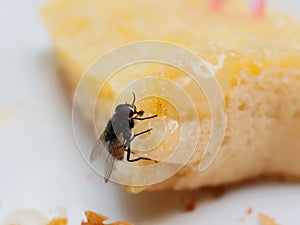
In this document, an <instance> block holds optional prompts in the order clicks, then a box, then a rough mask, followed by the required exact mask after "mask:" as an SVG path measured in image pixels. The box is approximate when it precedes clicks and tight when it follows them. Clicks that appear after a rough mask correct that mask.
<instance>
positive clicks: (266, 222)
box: [259, 213, 279, 225]
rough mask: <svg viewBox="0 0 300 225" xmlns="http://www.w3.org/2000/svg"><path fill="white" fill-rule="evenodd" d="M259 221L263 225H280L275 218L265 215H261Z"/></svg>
mask: <svg viewBox="0 0 300 225" xmlns="http://www.w3.org/2000/svg"><path fill="white" fill-rule="evenodd" d="M259 219H260V224H261V225H279V224H278V223H276V222H275V220H274V219H273V218H271V217H269V216H268V215H266V214H264V213H259Z"/></svg>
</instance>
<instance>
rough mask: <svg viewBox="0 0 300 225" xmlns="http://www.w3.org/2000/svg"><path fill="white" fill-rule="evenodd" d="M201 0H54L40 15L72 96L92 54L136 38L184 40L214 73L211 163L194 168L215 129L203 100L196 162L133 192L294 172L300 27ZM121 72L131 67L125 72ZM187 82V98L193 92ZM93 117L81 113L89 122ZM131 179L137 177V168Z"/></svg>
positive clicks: (297, 169)
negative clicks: (216, 118) (214, 152)
mask: <svg viewBox="0 0 300 225" xmlns="http://www.w3.org/2000/svg"><path fill="white" fill-rule="evenodd" d="M206 3H207V1H198V0H165V1H158V0H149V1H137V0H126V1H122V2H120V1H115V0H112V1H99V0H73V1H69V0H56V1H53V2H52V3H50V4H49V5H48V6H46V7H45V8H44V10H43V12H42V14H43V17H44V19H45V21H46V23H47V25H48V26H49V29H50V32H51V34H52V37H53V43H54V49H55V53H56V56H57V59H58V64H59V67H60V68H61V69H62V70H63V71H64V73H62V74H63V76H64V79H65V80H66V81H67V82H68V83H69V91H70V92H71V93H73V92H74V90H75V88H76V85H77V84H78V81H79V79H80V77H81V76H82V75H83V73H84V71H85V70H86V68H87V67H88V66H89V64H90V63H91V62H93V61H94V60H95V59H96V58H97V57H99V56H101V55H103V54H104V53H105V52H106V51H109V50H110V49H111V48H114V47H116V46H119V45H120V44H125V43H129V42H132V41H138V40H149V39H156V40H164V41H170V42H174V43H177V44H180V45H183V46H185V47H187V48H189V49H191V50H192V51H194V52H195V53H197V54H198V55H199V56H200V57H202V58H203V59H205V60H206V61H207V62H208V63H209V65H210V66H211V68H212V69H213V70H214V71H215V73H216V75H215V77H216V78H217V80H218V81H219V83H220V85H221V88H222V91H223V94H224V101H225V104H226V115H227V129H226V133H225V139H224V141H223V143H222V147H221V153H220V154H219V155H218V157H217V159H216V160H215V161H214V163H213V164H212V165H211V167H209V169H208V170H206V171H205V172H203V173H199V171H198V166H199V162H200V161H201V158H202V155H203V154H202V153H203V150H204V148H205V146H206V144H207V141H208V137H209V134H210V129H211V126H210V125H211V118H210V112H209V108H208V106H207V104H199V105H201V107H202V108H199V109H198V110H199V111H198V112H199V118H200V123H201V125H202V127H201V133H200V140H199V144H198V147H197V149H196V151H195V154H194V155H193V157H192V160H191V161H190V162H189V163H188V164H187V165H186V166H185V167H184V168H183V169H182V170H181V171H179V172H178V173H177V174H176V175H175V176H173V177H172V178H170V179H169V180H166V181H164V182H162V183H160V184H156V185H152V186H147V187H126V188H127V190H129V191H131V192H140V191H142V190H161V189H165V188H173V189H176V190H187V189H188V190H189V189H196V188H200V187H205V186H218V185H224V184H228V183H234V182H240V181H243V180H246V179H249V178H253V177H257V176H261V175H281V176H293V177H300V132H299V130H300V95H299V91H300V40H299V37H300V25H299V24H298V23H296V22H294V21H293V20H291V19H289V18H287V17H285V16H283V15H275V14H272V13H268V14H267V15H266V16H265V18H263V19H261V20H256V19H253V18H251V17H250V15H249V14H248V12H247V9H246V8H245V6H243V5H240V4H237V1H226V4H225V9H224V11H223V12H221V13H219V14H215V13H212V12H210V11H209V8H208V6H207V4H206ZM145 70H147V71H148V72H149V70H150V71H151V72H153V73H154V74H155V73H157V71H160V74H161V72H162V71H165V74H167V75H165V76H168V78H170V79H173V78H172V76H173V75H172V74H176V72H175V71H173V72H174V73H172V70H168V69H167V70H165V69H157V68H155V69H153V68H149V67H146V68H145ZM152 70H153V71H152ZM124 73H125V74H127V75H128V74H134V73H133V70H130V69H128V70H127V72H126V71H125V72H124ZM157 74H158V73H157ZM133 76H134V75H133ZM136 76H138V74H137V75H136ZM175 78H176V77H174V79H175ZM95 82H102V80H101V78H97V79H96V78H95V79H94V80H91V81H90V87H89V90H87V91H90V92H94V91H97V90H94V83H95ZM124 82H125V81H124ZM187 89H188V90H189V93H190V94H191V95H193V93H194V89H193V88H190V87H187ZM116 92H117V90H115V89H114V88H113V86H111V87H108V88H107V89H106V95H105V96H106V98H107V101H112V99H113V98H114V97H115V95H116ZM194 97H195V98H197V95H196V96H194ZM199 99H200V100H199ZM199 99H198V101H199V102H200V101H202V100H201V99H202V98H199ZM92 104H93V100H91V99H88V98H87V99H85V101H84V102H83V103H82V109H83V112H84V109H85V108H86V107H91V105H92ZM92 116H93V115H85V117H86V118H87V120H91V119H92ZM191 138H193V137H191ZM164 150H165V149H164ZM166 151H167V150H166ZM186 151H189V149H186ZM135 179H143V175H142V174H140V175H136V176H135Z"/></svg>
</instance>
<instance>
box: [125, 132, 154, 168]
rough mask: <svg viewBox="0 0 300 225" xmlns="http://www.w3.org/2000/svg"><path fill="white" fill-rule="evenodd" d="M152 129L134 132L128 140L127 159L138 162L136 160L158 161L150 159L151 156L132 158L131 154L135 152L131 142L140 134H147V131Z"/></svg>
mask: <svg viewBox="0 0 300 225" xmlns="http://www.w3.org/2000/svg"><path fill="white" fill-rule="evenodd" d="M151 130H152V129H148V130H145V131H142V132H140V133H137V134H134V135H133V136H132V137H131V138H130V140H129V141H128V145H127V148H126V150H125V151H126V152H127V161H128V162H136V161H139V160H150V161H154V162H156V161H155V160H153V159H150V158H147V157H138V158H135V159H131V158H130V154H131V153H133V152H132V151H131V150H130V143H131V142H132V141H133V139H134V138H135V137H137V136H139V135H142V134H145V133H148V132H150V131H151ZM133 154H134V153H133Z"/></svg>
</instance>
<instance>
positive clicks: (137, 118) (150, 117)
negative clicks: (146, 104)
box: [132, 115, 157, 120]
mask: <svg viewBox="0 0 300 225" xmlns="http://www.w3.org/2000/svg"><path fill="white" fill-rule="evenodd" d="M154 117H157V115H154V116H149V117H144V118H139V117H134V118H132V119H134V120H148V119H152V118H154Z"/></svg>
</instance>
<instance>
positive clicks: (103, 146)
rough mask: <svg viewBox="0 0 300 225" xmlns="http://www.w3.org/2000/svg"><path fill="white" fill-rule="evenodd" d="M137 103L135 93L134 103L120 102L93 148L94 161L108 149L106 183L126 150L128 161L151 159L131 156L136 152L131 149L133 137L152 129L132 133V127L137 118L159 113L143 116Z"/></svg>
mask: <svg viewBox="0 0 300 225" xmlns="http://www.w3.org/2000/svg"><path fill="white" fill-rule="evenodd" d="M134 103H135V94H134V93H133V101H132V104H128V103H125V104H120V105H118V106H117V107H116V109H115V113H114V114H113V116H112V118H111V119H110V120H109V121H108V123H107V125H106V128H105V129H104V131H103V133H102V134H101V135H100V137H99V138H98V140H97V142H96V144H95V145H94V147H93V149H92V153H91V156H90V160H91V162H93V161H94V160H95V158H96V156H97V154H98V153H99V152H101V151H103V150H106V151H108V153H109V154H107V155H108V156H107V158H106V168H105V174H104V181H105V183H107V182H108V180H109V178H110V176H111V173H112V170H113V165H114V160H115V159H117V160H122V159H123V158H124V152H126V153H127V155H126V159H127V161H128V162H136V161H139V160H151V161H154V160H152V159H150V158H147V157H138V158H131V154H134V152H132V151H131V146H130V144H131V142H132V141H133V139H134V138H135V137H137V136H139V135H142V134H145V133H148V132H150V131H151V130H152V129H148V130H145V131H142V132H139V133H136V134H133V133H132V131H131V130H132V128H133V127H134V124H135V120H148V119H152V118H154V117H157V115H153V116H149V117H142V116H143V115H144V111H143V110H140V111H137V109H136V106H135V105H134Z"/></svg>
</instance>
